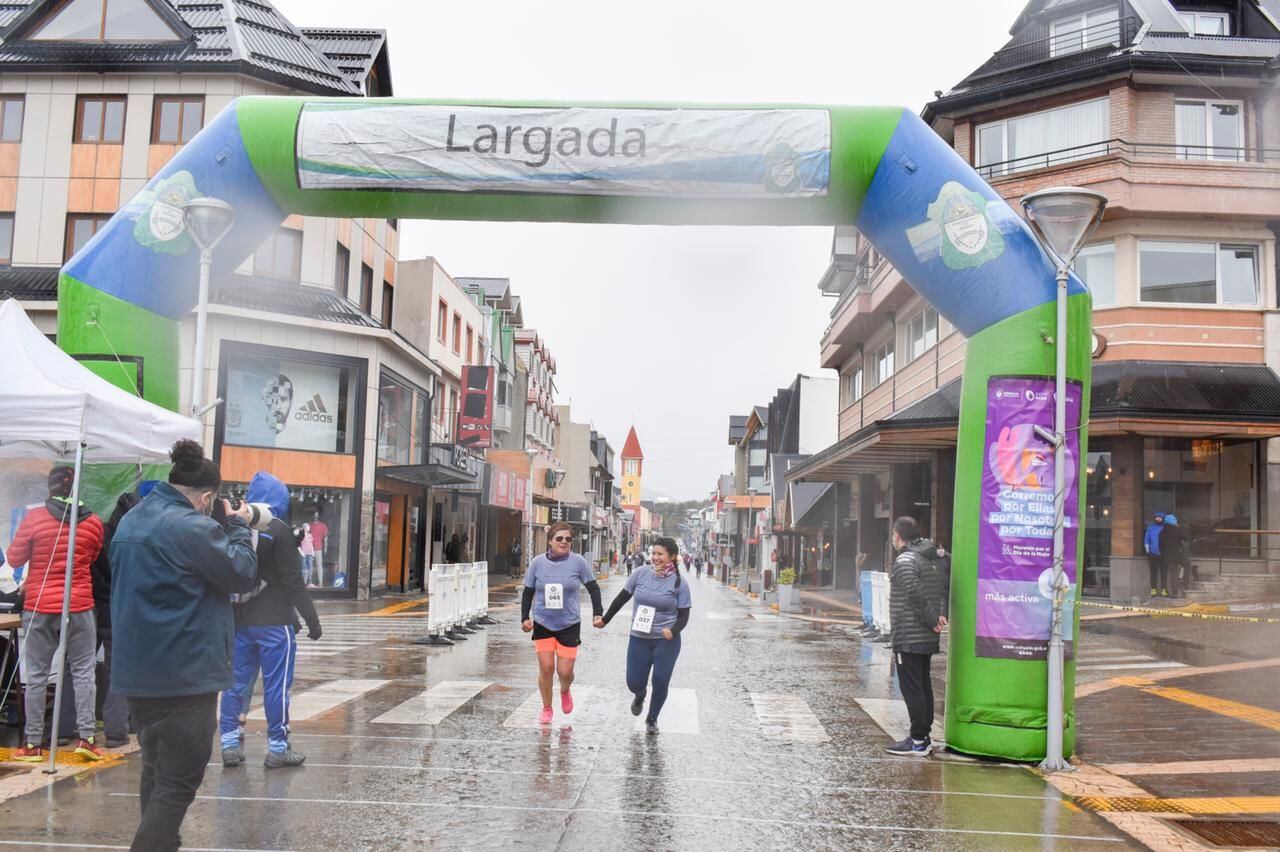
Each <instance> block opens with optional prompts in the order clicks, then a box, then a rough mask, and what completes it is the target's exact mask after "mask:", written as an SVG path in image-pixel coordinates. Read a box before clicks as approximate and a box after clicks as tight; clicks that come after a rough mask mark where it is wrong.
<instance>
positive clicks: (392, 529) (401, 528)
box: [387, 494, 409, 592]
mask: <svg viewBox="0 0 1280 852" xmlns="http://www.w3.org/2000/svg"><path fill="white" fill-rule="evenodd" d="M408 502H409V500H408V498H407V497H405V496H404V495H403V494H393V495H392V496H391V520H390V523H389V525H388V527H389V528H388V531H387V588H389V589H396V590H398V591H402V592H403V591H405V574H406V572H405V564H404V557H405V532H406V528H407V524H406V515H407V514H408V513H407V512H406V511H405V510H406V507H407V504H408Z"/></svg>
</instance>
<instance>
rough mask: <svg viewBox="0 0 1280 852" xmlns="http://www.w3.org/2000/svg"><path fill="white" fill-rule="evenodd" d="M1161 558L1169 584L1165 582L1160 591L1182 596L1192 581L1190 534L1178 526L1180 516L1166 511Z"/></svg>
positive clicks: (1167, 594)
mask: <svg viewBox="0 0 1280 852" xmlns="http://www.w3.org/2000/svg"><path fill="white" fill-rule="evenodd" d="M1159 536H1160V538H1159V542H1160V559H1161V561H1162V562H1163V563H1164V571H1163V572H1162V573H1163V574H1167V575H1168V581H1169V585H1168V587H1167V588H1166V587H1165V586H1164V585H1163V584H1161V587H1160V593H1161V594H1162V595H1164V596H1166V597H1168V596H1170V595H1172V596H1173V597H1175V598H1178V597H1182V591H1183V589H1184V588H1186V584H1187V583H1190V582H1191V559H1190V558H1189V557H1188V556H1187V542H1188V539H1189V538H1190V536H1189V535H1188V534H1187V531H1186V528H1184V527H1180V526H1178V517H1177V515H1173V514H1171V513H1168V512H1166V513H1165V516H1164V524H1163V525H1162V526H1161V527H1160V532H1159Z"/></svg>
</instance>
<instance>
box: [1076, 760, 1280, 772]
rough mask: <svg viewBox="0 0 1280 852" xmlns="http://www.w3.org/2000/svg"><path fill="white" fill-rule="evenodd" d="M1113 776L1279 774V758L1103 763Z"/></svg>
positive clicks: (1103, 766)
mask: <svg viewBox="0 0 1280 852" xmlns="http://www.w3.org/2000/svg"><path fill="white" fill-rule="evenodd" d="M1100 766H1101V767H1102V768H1103V769H1105V770H1106V771H1108V772H1110V773H1113V774H1115V775H1124V776H1127V777H1133V776H1141V775H1227V774H1236V773H1241V772H1280V757H1249V758H1241V759H1236V760H1172V761H1169V762H1168V763H1103V764H1100Z"/></svg>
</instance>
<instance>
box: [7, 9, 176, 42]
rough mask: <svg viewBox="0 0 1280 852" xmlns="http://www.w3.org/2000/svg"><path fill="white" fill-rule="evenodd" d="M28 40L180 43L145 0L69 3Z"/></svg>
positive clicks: (58, 10) (52, 15)
mask: <svg viewBox="0 0 1280 852" xmlns="http://www.w3.org/2000/svg"><path fill="white" fill-rule="evenodd" d="M29 38H31V39H34V40H37V41H116V42H150V41H178V40H180V38H179V36H178V34H177V33H175V32H174V31H173V29H172V28H171V27H170V26H169V25H168V24H166V23H165V22H164V21H163V20H161V18H160V16H159V15H158V14H156V10H155V9H153V8H152V7H151V4H149V3H147V2H146V0H70V2H67V3H64V4H62V5H61V6H60V7H58V8H57V9H56V10H55V11H54V12H53V14H51V15H50V16H49V18H48V19H47V20H45V22H44V23H42V24H40V25H38V26H37V27H36V29H35V31H34V32H32V34H31V35H30V36H29Z"/></svg>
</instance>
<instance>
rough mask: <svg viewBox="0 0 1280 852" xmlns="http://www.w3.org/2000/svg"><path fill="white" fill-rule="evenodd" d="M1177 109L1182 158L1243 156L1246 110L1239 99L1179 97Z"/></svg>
mask: <svg viewBox="0 0 1280 852" xmlns="http://www.w3.org/2000/svg"><path fill="white" fill-rule="evenodd" d="M1174 110H1175V112H1174V135H1175V138H1176V140H1177V146H1178V147H1177V154H1176V155H1177V157H1178V158H1179V159H1183V160H1242V159H1244V141H1243V140H1244V121H1243V113H1244V110H1243V109H1241V104H1240V102H1239V101H1236V102H1231V101H1178V102H1177V104H1176V106H1175V107H1174Z"/></svg>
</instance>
